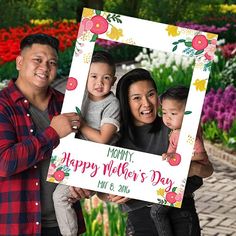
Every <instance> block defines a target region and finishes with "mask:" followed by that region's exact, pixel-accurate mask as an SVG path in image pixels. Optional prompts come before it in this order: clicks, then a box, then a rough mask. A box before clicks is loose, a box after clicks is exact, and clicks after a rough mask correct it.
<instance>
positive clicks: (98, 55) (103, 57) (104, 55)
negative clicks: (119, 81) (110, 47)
mask: <svg viewBox="0 0 236 236" xmlns="http://www.w3.org/2000/svg"><path fill="white" fill-rule="evenodd" d="M93 62H101V63H106V64H108V65H109V66H110V67H111V69H112V73H113V75H115V73H116V64H115V60H114V58H113V56H112V55H111V54H110V53H109V52H107V51H102V50H98V51H94V53H93V56H92V60H91V63H93Z"/></svg>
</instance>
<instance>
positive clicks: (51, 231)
mask: <svg viewBox="0 0 236 236" xmlns="http://www.w3.org/2000/svg"><path fill="white" fill-rule="evenodd" d="M41 236H62V235H61V233H60V230H59V227H52V228H42V233H41Z"/></svg>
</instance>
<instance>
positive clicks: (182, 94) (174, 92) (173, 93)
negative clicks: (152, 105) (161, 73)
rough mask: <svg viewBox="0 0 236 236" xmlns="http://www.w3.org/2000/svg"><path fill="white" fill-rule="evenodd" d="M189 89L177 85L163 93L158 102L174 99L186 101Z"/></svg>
mask: <svg viewBox="0 0 236 236" xmlns="http://www.w3.org/2000/svg"><path fill="white" fill-rule="evenodd" d="M188 93H189V89H188V88H187V87H185V86H182V85H179V86H176V87H172V88H169V89H167V90H166V91H165V92H164V93H162V94H161V95H160V101H161V102H162V101H163V100H164V99H174V100H177V101H186V100H187V98H188Z"/></svg>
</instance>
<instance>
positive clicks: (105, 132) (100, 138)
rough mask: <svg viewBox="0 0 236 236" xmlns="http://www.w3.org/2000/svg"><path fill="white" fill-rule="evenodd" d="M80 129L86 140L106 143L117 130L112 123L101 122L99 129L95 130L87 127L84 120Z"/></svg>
mask: <svg viewBox="0 0 236 236" xmlns="http://www.w3.org/2000/svg"><path fill="white" fill-rule="evenodd" d="M80 131H81V133H82V134H83V135H84V136H85V137H86V138H87V139H88V140H91V141H93V142H97V143H104V144H106V143H108V142H109V141H110V140H111V138H112V136H113V135H114V134H115V133H116V132H117V127H116V126H115V125H113V124H103V125H102V126H101V128H100V130H97V129H93V128H91V127H89V126H88V125H87V124H86V123H85V122H83V123H82V126H81V127H80Z"/></svg>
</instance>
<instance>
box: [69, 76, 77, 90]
mask: <svg viewBox="0 0 236 236" xmlns="http://www.w3.org/2000/svg"><path fill="white" fill-rule="evenodd" d="M77 85H78V81H77V79H76V78H73V77H69V78H68V79H67V83H66V89H67V90H69V91H71V90H75V89H76V87H77Z"/></svg>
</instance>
